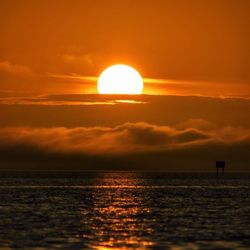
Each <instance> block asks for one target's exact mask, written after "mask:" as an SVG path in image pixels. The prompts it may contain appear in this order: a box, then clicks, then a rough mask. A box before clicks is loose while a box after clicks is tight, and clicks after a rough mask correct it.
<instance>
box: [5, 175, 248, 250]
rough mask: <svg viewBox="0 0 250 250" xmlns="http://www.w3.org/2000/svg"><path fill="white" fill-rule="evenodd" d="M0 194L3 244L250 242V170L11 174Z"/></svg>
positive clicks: (242, 245)
mask: <svg viewBox="0 0 250 250" xmlns="http://www.w3.org/2000/svg"><path fill="white" fill-rule="evenodd" d="M48 177H49V178H48ZM0 197H1V199H0V247H1V248H3V249H13V248H23V249H47V248H50V249H51V248H52V249H55V248H58V249H63V248H64V249H121V248H122V249H249V248H250V226H249V225H250V176H248V175H236V174H232V175H227V176H225V177H220V178H217V177H215V176H214V175H211V174H166V173H125V172H122V173H110V172H108V173H79V174H78V173H77V174H75V173H63V174H62V173H50V174H48V173H47V174H31V175H29V174H27V173H26V174H10V173H8V174H2V178H0Z"/></svg>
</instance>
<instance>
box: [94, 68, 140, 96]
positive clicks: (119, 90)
mask: <svg viewBox="0 0 250 250" xmlns="http://www.w3.org/2000/svg"><path fill="white" fill-rule="evenodd" d="M97 89H98V93H99V94H128V95H138V94H141V93H142V91H143V79H142V77H141V75H140V74H139V73H138V72H137V71H136V70H135V69H134V68H132V67H130V66H128V65H124V64H117V65H112V66H110V67H109V68H107V69H105V70H104V71H103V72H102V74H101V75H100V77H99V79H98V83H97Z"/></svg>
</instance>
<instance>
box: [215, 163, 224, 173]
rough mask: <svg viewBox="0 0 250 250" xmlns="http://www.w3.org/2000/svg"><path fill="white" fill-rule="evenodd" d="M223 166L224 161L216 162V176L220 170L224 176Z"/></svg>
mask: <svg viewBox="0 0 250 250" xmlns="http://www.w3.org/2000/svg"><path fill="white" fill-rule="evenodd" d="M225 166H226V162H225V161H216V174H217V176H219V173H220V169H221V174H222V175H224V173H225Z"/></svg>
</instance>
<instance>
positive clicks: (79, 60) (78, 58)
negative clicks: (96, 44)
mask: <svg viewBox="0 0 250 250" xmlns="http://www.w3.org/2000/svg"><path fill="white" fill-rule="evenodd" d="M62 59H63V61H64V62H66V63H70V64H78V65H84V66H86V65H87V66H89V67H93V66H94V64H95V63H94V56H93V54H91V53H87V54H83V55H72V54H64V55H63V56H62Z"/></svg>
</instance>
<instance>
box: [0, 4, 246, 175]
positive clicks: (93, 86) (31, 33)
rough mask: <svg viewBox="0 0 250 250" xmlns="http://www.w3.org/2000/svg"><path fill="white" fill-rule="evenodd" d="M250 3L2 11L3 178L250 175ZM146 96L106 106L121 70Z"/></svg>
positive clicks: (11, 7)
mask: <svg viewBox="0 0 250 250" xmlns="http://www.w3.org/2000/svg"><path fill="white" fill-rule="evenodd" d="M249 13H250V1H248V0H204V1H199V0H176V1H170V0H156V1H149V0H119V1H118V0H105V1H103V0H71V1H66V0H60V1H59V0H55V1H48V0H43V1H40V0H36V1H31V0H22V1H19V0H11V1H9V0H2V1H0V37H1V40H0V169H5V170H8V169H18V170H24V169H34V170H38V169H39V170H43V169H44V170H53V169H69V170H79V169H83V170H95V169H100V170H105V169H117V170H138V169H139V170H156V169H159V170H164V171H214V161H215V160H218V159H224V160H226V161H227V162H228V168H229V170H231V171H248V170H250V169H249V164H250V157H249V150H250V116H249V114H250V15H249ZM115 64H126V65H130V66H131V67H133V68H134V69H136V70H137V71H138V72H139V73H140V75H141V76H142V78H143V81H144V89H143V95H128V96H124V95H115V96H113V95H111V96H110V95H99V94H98V91H97V81H98V77H99V76H100V74H101V73H102V72H103V71H104V70H105V69H106V68H107V67H109V66H111V65H115Z"/></svg>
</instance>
